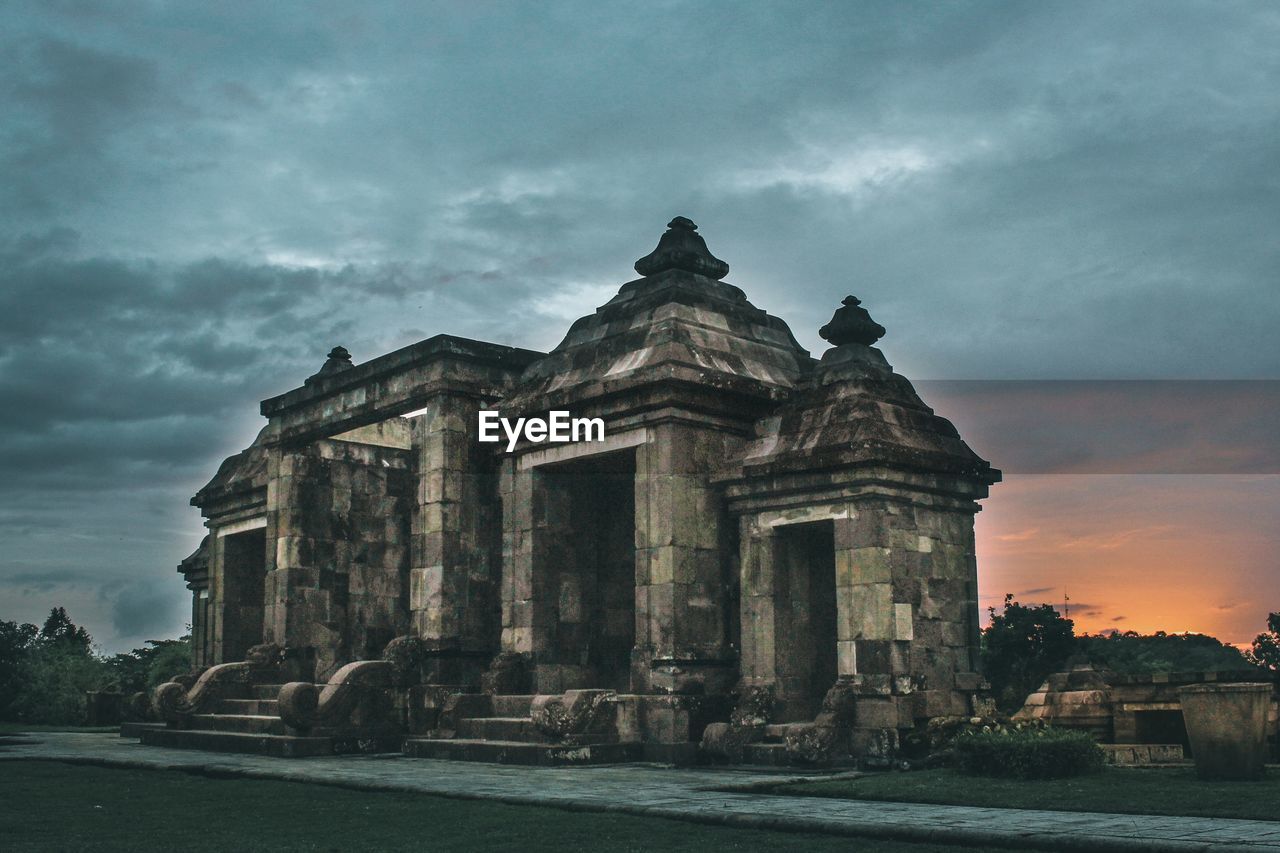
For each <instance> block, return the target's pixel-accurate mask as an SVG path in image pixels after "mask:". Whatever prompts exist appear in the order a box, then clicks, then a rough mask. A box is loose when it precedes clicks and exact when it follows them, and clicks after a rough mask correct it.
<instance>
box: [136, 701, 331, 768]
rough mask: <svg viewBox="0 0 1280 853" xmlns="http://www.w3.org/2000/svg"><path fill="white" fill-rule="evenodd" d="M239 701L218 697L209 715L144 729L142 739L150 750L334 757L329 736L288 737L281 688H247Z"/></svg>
mask: <svg viewBox="0 0 1280 853" xmlns="http://www.w3.org/2000/svg"><path fill="white" fill-rule="evenodd" d="M240 694H241V695H240V696H238V697H236V698H223V699H219V700H218V701H217V702H216V704H215V705H214V707H213V708H212V709H211V712H210V713H207V714H193V715H191V716H190V717H189V718H188V720H187V721H186V722H187V727H186V728H146V729H144V730H142V731H140V732H139V733H138V734H139V738H140V740H141V742H142V743H143V744H145V745H147V746H164V747H169V748H173V749H202V750H208V751H210V752H238V753H248V754H252V755H272V756H276V757H280V758H303V757H306V756H311V755H332V754H333V753H334V752H335V744H334V742H333V738H331V737H300V736H298V735H291V734H288V733H287V731H286V729H285V725H284V721H283V720H281V719H280V716H279V712H278V710H277V701H276V697H277V696H278V695H279V694H280V685H279V684H255V685H244V686H243V687H242V689H241V690H240Z"/></svg>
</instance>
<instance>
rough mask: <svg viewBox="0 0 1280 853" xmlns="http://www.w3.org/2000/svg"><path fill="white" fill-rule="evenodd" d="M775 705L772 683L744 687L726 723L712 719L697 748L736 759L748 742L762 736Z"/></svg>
mask: <svg viewBox="0 0 1280 853" xmlns="http://www.w3.org/2000/svg"><path fill="white" fill-rule="evenodd" d="M776 705H777V697H776V695H775V691H774V687H773V685H772V684H763V685H755V686H752V687H747V688H745V689H744V690H743V691H742V693H741V695H740V696H739V698H738V704H737V705H736V706H734V709H733V713H732V714H730V715H729V722H727V723H711V724H710V725H709V726H707V727H706V729H704V730H703V733H702V743H701V744H700V748H701V749H702V751H703V752H705V753H707V754H708V755H711V756H714V757H716V758H719V759H722V760H725V761H729V762H732V763H738V762H740V761H742V758H743V752H744V750H745V749H746V747H747V745H748V744H752V743H757V742H758V741H760V740H762V739H763V738H764V734H765V727H766V726H767V725H769V723H770V722H772V721H773V716H774V708H775V707H776Z"/></svg>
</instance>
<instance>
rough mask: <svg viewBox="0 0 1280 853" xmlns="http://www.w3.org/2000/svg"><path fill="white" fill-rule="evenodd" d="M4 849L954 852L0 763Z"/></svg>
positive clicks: (325, 789) (172, 775)
mask: <svg viewBox="0 0 1280 853" xmlns="http://www.w3.org/2000/svg"><path fill="white" fill-rule="evenodd" d="M0 839H2V841H0V847H2V848H3V849H4V850H5V851H6V853H15V851H29V850H69V851H70V850H122V851H123V850H128V851H146V850H183V851H200V850H236V851H249V850H266V851H273V853H275V851H281V850H339V851H350V850H415V851H424V850H426V851H452V850H457V851H473V850H476V851H513V853H515V851H519V853H536V851H543V850H546V851H557V853H563V851H567V850H609V851H617V853H624V851H632V850H654V851H659V850H660V851H664V853H666V851H696V853H709V851H720V850H765V851H769V850H778V851H783V850H787V851H794V850H803V851H806V853H809V851H813V852H814V853H827V851H831V853H834V851H876V853H880V851H885V853H955V851H957V850H963V849H969V850H972V849H975V848H957V847H950V846H947V847H943V846H938V845H930V844H906V843H899V842H889V841H880V840H873V839H868V840H862V839H854V838H837V837H831V836H822V835H804V834H792V833H785V832H770V831H763V830H750V829H730V828H724V827H716V826H706V825H702V824H696V823H685V822H682V821H673V820H663V819H661V818H642V817H632V816H629V815H618V814H597V813H589V812H568V811H561V810H559V809H548V808H538V807H534V806H509V805H503V804H501V803H492V802H479V801H474V800H450V799H445V798H441V797H431V796H427V795H423V794H408V793H390V792H373V791H355V790H346V789H342V788H335V787H330V786H327V785H307V784H304V783H298V782H275V781H265V780H258V779H210V778H207V777H202V776H195V775H190V774H186V773H177V772H172V771H161V770H117V769H110V768H103V767H92V766H76V765H69V764H59V763H56V762H42V761H0Z"/></svg>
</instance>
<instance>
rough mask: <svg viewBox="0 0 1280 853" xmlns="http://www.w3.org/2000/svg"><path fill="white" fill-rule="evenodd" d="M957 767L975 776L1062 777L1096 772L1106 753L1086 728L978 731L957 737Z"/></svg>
mask: <svg viewBox="0 0 1280 853" xmlns="http://www.w3.org/2000/svg"><path fill="white" fill-rule="evenodd" d="M955 761H956V767H957V768H958V769H959V770H960V772H961V773H967V774H969V775H972V776H1006V777H1012V778H1014V779H1061V778H1063V777H1066V776H1079V775H1081V774H1084V773H1096V772H1098V771H1099V770H1101V769H1102V766H1103V763H1104V762H1105V757H1104V755H1103V752H1102V748H1101V747H1099V746H1098V744H1097V743H1095V742H1094V740H1093V738H1092V737H1090V736H1089V735H1088V733H1086V732H1077V731H1071V730H1069V729H1054V728H1043V729H1038V730H1024V731H1017V730H1005V731H1002V732H996V731H990V732H976V733H972V734H965V735H962V736H961V737H958V738H956V743H955Z"/></svg>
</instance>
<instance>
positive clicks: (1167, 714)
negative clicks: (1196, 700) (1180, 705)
mask: <svg viewBox="0 0 1280 853" xmlns="http://www.w3.org/2000/svg"><path fill="white" fill-rule="evenodd" d="M1133 726H1134V734H1135V735H1136V738H1135V739H1136V741H1137V742H1138V743H1177V744H1181V745H1182V751H1183V753H1184V754H1185V755H1186V756H1187V757H1190V756H1191V739H1190V738H1189V737H1188V736H1187V724H1186V721H1185V720H1183V718H1182V712H1181V711H1171V710H1159V711H1135V712H1134V714H1133Z"/></svg>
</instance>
